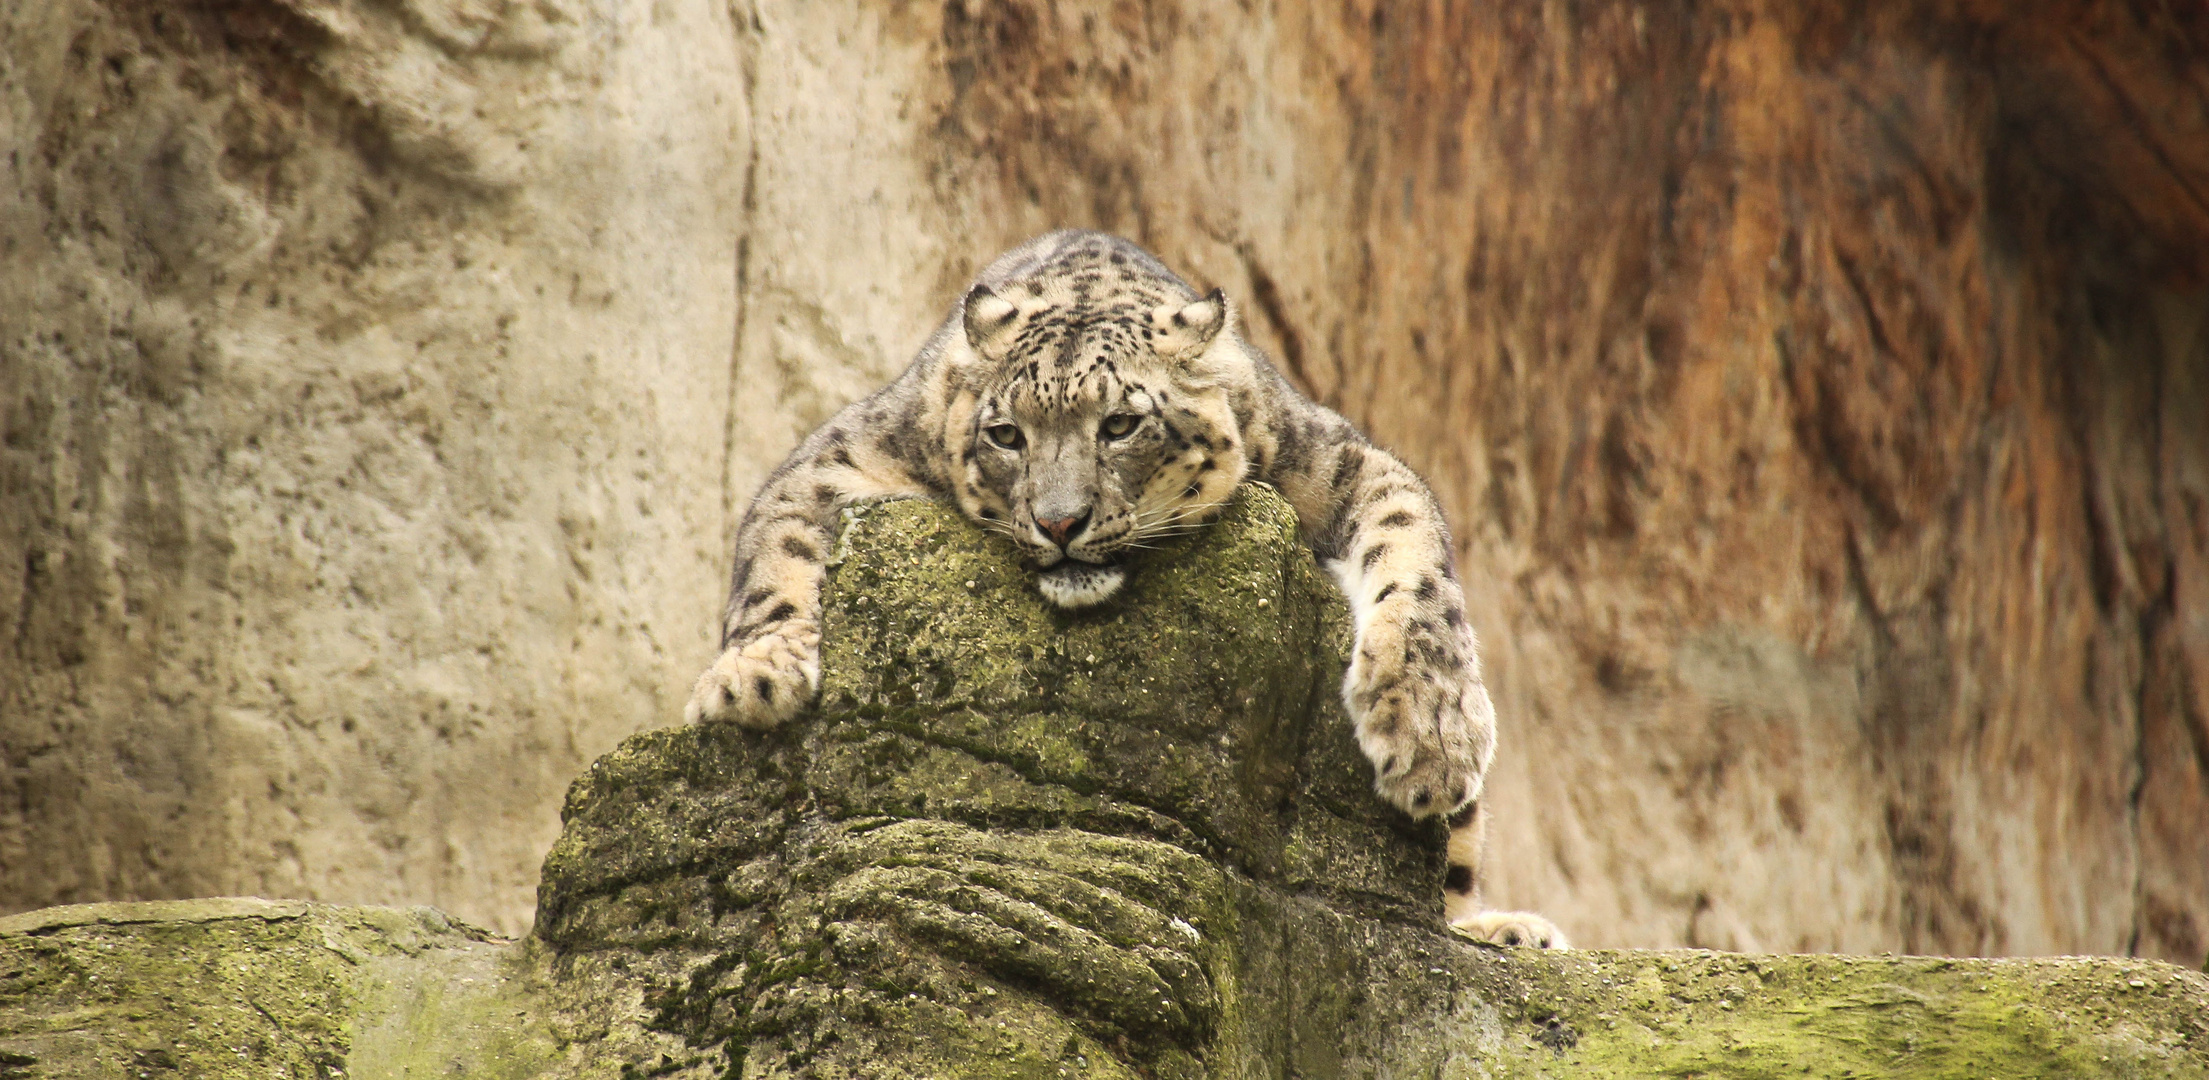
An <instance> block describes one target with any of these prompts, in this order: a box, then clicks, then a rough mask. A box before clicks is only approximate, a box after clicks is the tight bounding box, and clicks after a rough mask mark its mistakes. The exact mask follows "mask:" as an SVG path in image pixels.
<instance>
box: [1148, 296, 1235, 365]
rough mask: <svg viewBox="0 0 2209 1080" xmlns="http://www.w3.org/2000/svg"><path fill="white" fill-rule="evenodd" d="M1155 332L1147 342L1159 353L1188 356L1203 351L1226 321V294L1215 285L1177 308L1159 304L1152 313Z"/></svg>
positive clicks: (1162, 354)
mask: <svg viewBox="0 0 2209 1080" xmlns="http://www.w3.org/2000/svg"><path fill="white" fill-rule="evenodd" d="M1153 321H1154V322H1156V323H1157V331H1158V332H1157V333H1156V334H1155V335H1153V336H1152V338H1151V344H1152V346H1153V347H1154V348H1156V349H1157V350H1158V352H1159V355H1161V356H1190V355H1194V354H1196V353H1200V352H1203V351H1204V347H1205V346H1207V345H1210V344H1211V343H1212V339H1213V338H1214V337H1217V336H1218V335H1219V332H1220V328H1221V327H1223V326H1226V325H1227V294H1226V293H1225V292H1222V291H1220V290H1219V289H1213V290H1212V291H1211V292H1209V293H1206V294H1205V297H1204V299H1202V300H1199V301H1197V302H1196V303H1193V304H1188V305H1186V306H1184V307H1181V308H1179V309H1175V308H1160V309H1158V312H1157V313H1156V314H1155V315H1154V316H1153Z"/></svg>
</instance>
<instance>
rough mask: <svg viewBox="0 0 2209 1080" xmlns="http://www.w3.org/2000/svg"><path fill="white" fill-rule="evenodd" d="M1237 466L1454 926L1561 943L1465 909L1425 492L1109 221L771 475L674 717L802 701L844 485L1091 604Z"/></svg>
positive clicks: (1006, 265)
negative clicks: (926, 510)
mask: <svg viewBox="0 0 2209 1080" xmlns="http://www.w3.org/2000/svg"><path fill="white" fill-rule="evenodd" d="M1247 481H1258V482H1262V483H1265V484H1269V485H1271V486H1272V487H1274V488H1275V489H1277V490H1278V491H1279V492H1280V493H1281V494H1282V495H1283V496H1284V497H1285V498H1286V499H1287V500H1288V502H1289V503H1290V504H1291V505H1292V506H1294V507H1295V509H1296V513H1297V517H1298V521H1299V531H1300V533H1301V535H1302V537H1303V538H1304V540H1305V542H1306V543H1307V544H1308V545H1309V546H1310V548H1311V550H1312V553H1313V554H1314V555H1315V556H1316V557H1317V558H1318V559H1319V561H1320V562H1321V564H1322V565H1324V566H1325V567H1326V568H1327V569H1328V570H1329V571H1331V572H1332V574H1333V576H1334V578H1335V580H1336V581H1337V582H1338V583H1339V585H1340V586H1341V589H1342V593H1343V595H1344V597H1345V598H1347V600H1348V606H1349V609H1350V613H1351V619H1352V624H1353V631H1354V638H1353V640H1352V647H1351V658H1350V663H1349V667H1348V672H1347V674H1346V676H1345V678H1344V681H1343V686H1342V694H1343V700H1344V703H1345V704H1346V705H1347V707H1348V711H1349V714H1350V716H1351V718H1352V721H1353V727H1354V731H1355V735H1356V739H1357V743H1358V746H1359V748H1360V749H1361V750H1362V751H1363V752H1364V754H1365V757H1366V758H1367V759H1368V760H1369V761H1370V762H1371V763H1372V765H1373V770H1374V789H1375V790H1376V791H1377V792H1378V794H1379V795H1380V796H1381V798H1383V799H1385V800H1386V801H1388V802H1390V803H1392V804H1394V805H1395V806H1397V807H1399V808H1401V809H1402V810H1403V811H1404V812H1405V813H1407V814H1410V815H1413V816H1414V817H1427V816H1443V817H1445V818H1446V819H1447V821H1448V822H1449V825H1450V840H1449V860H1448V862H1449V866H1448V873H1447V876H1446V878H1445V880H1444V888H1443V907H1444V913H1445V916H1446V917H1447V919H1448V922H1449V924H1450V925H1451V926H1452V927H1453V928H1455V929H1456V930H1458V931H1459V932H1460V933H1462V934H1465V935H1466V936H1469V937H1472V938H1474V939H1476V940H1479V941H1483V942H1487V943H1492V944H1498V945H1530V946H1537V947H1546V948H1564V947H1566V942H1565V937H1564V935H1563V934H1562V933H1561V932H1559V931H1558V929H1557V927H1556V926H1555V925H1554V924H1552V923H1551V922H1550V921H1549V920H1548V919H1545V918H1543V917H1542V916H1540V915H1536V914H1532V913H1528V912H1510V911H1486V910H1482V909H1481V908H1480V906H1479V902H1478V898H1477V886H1478V881H1479V869H1480V848H1481V836H1482V832H1483V825H1484V822H1483V817H1484V815H1483V813H1482V809H1481V805H1480V796H1481V789H1482V783H1483V780H1484V778H1485V777H1486V774H1487V771H1488V767H1489V763H1490V761H1491V760H1492V758H1493V756H1494V754H1495V743H1496V724H1495V712H1494V709H1493V707H1492V706H1491V704H1490V702H1489V697H1488V692H1487V689H1486V688H1485V686H1484V685H1483V683H1482V681H1481V675H1480V664H1479V659H1478V656H1477V653H1476V642H1475V638H1474V634H1473V628H1472V625H1471V623H1470V622H1469V621H1468V619H1467V618H1466V613H1465V598H1464V590H1463V588H1462V587H1461V586H1460V584H1459V582H1458V578H1457V574H1456V571H1455V569H1454V567H1453V556H1452V547H1451V541H1450V534H1449V530H1448V529H1447V527H1446V526H1445V523H1444V521H1443V516H1442V511H1441V507H1440V505H1439V504H1438V503H1437V502H1436V499H1435V496H1434V493H1433V492H1432V491H1431V490H1430V489H1429V488H1428V487H1427V485H1426V483H1425V482H1424V481H1423V480H1421V479H1420V478H1419V476H1418V475H1417V474H1415V473H1414V472H1413V471H1412V470H1411V469H1410V468H1409V467H1407V466H1406V465H1405V464H1404V463H1403V462H1402V461H1399V460H1398V459H1397V458H1396V457H1395V456H1393V455H1391V454H1389V453H1388V452H1387V451H1385V450H1382V449H1380V448H1379V447H1377V446H1375V445H1374V444H1373V443H1372V442H1370V441H1369V440H1367V439H1366V438H1365V436H1363V435H1362V434H1360V433H1359V432H1358V430H1357V428H1355V427H1354V426H1352V425H1351V423H1350V422H1349V421H1348V420H1346V419H1344V418H1343V417H1342V416H1340V415H1339V414H1337V413H1335V412H1334V411H1332V410H1330V409H1328V408H1326V407H1324V406H1322V405H1319V404H1317V403H1316V402H1313V401H1311V400H1310V399H1308V398H1306V397H1305V396H1304V395H1303V394H1302V393H1300V392H1299V391H1298V390H1297V389H1296V388H1295V386H1294V385H1293V384H1291V383H1290V382H1289V380H1288V379H1287V378H1286V377H1285V376H1283V375H1282V374H1281V373H1280V371H1279V370H1278V369H1277V368H1275V367H1274V365H1273V364H1272V363H1271V362H1270V361H1269V360H1268V359H1267V358H1266V357H1265V356H1264V355H1263V354H1262V353H1261V352H1260V351H1259V350H1258V349H1257V348H1256V347H1255V346H1253V345H1252V344H1251V343H1250V342H1249V341H1248V340H1247V339H1246V338H1245V337H1244V335H1243V333H1242V330H1241V321H1240V318H1239V314H1238V309H1237V307H1236V305H1235V304H1234V303H1233V302H1232V301H1230V300H1229V299H1228V298H1227V296H1226V295H1225V294H1224V293H1223V292H1222V291H1221V290H1219V289H1214V290H1212V291H1211V292H1210V293H1206V294H1199V293H1198V292H1197V291H1196V290H1195V289H1194V288H1192V287H1191V286H1190V285H1189V284H1188V283H1186V282H1185V281H1183V280H1182V279H1181V278H1180V277H1178V276H1176V275H1175V274H1174V273H1173V272H1172V271H1171V270H1168V269H1167V268H1166V266H1165V265H1164V264H1163V263H1161V262H1160V261H1159V260H1158V259H1157V258H1155V257H1154V256H1152V255H1151V254H1150V253H1148V252H1146V251H1144V250H1143V249H1142V248H1140V247H1137V246H1136V245H1135V244H1133V243H1130V242H1128V241H1126V240H1122V239H1119V238H1117V237H1113V236H1109V235H1106V234H1103V233H1097V232H1088V231H1081V230H1064V231H1059V232H1054V233H1050V234H1048V235H1045V236H1041V237H1038V238H1036V239H1034V240H1031V241H1029V242H1028V243H1026V244H1023V245H1021V246H1020V247H1018V248H1015V249H1014V250H1012V251H1010V252H1008V253H1006V254H1005V255H1003V256H1001V257H1000V258H998V259H997V260H996V261H995V262H993V263H991V264H990V265H989V266H988V268H987V269H985V270H983V271H982V273H981V275H980V277H979V278H978V279H977V280H976V281H975V282H974V283H973V285H972V286H971V287H970V288H969V289H968V290H967V291H966V293H965V294H964V295H963V296H961V297H960V299H959V301H958V303H957V304H956V305H954V306H953V308H952V310H951V312H950V315H949V316H948V317H947V318H946V319H945V320H944V322H943V323H942V324H941V326H940V327H939V328H938V329H937V330H936V331H935V333H934V334H933V335H931V336H930V337H929V338H928V340H927V342H926V344H924V345H923V346H922V348H921V350H920V353H919V355H918V356H917V357H915V358H914V360H913V361H912V363H911V364H910V365H909V366H908V367H907V368H906V369H905V371H904V372H903V373H902V374H900V375H899V376H898V377H897V378H896V379H895V380H894V381H893V382H891V383H890V384H889V385H888V386H886V387H884V388H883V389H881V390H879V391H877V392H875V393H874V394H872V395H871V396H869V397H866V398H864V399H862V400H860V401H858V402H855V403H853V404H851V405H849V406H847V407H845V408H844V409H843V410H842V411H841V412H838V413H837V414H836V415H835V416H834V417H832V418H831V419H830V420H829V421H828V422H827V423H826V424H823V425H822V426H821V427H820V428H819V430H816V431H814V432H813V433H812V434H811V435H810V436H808V437H807V438H806V439H805V440H804V441H803V442H802V443H801V444H800V445H799V446H798V448H797V450H796V451H795V452H793V453H792V454H791V455H790V457H789V459H788V460H786V461H784V462H783V463H782V465H781V466H780V467H778V468H777V469H776V470H775V471H774V472H773V473H772V474H771V475H770V476H769V477H768V479H767V482H766V484H765V485H764V487H763V488H762V489H761V491H760V492H759V494H758V496H757V497H756V498H755V499H754V501H753V502H752V504H751V507H750V509H749V510H748V512H747V513H746V514H745V516H744V519H743V522H742V524H741V525H740V526H739V527H738V530H737V537H736V555H735V567H734V572H733V574H732V582H731V587H730V590H729V600H728V606H727V607H726V609H725V610H724V612H723V616H722V639H721V640H722V650H723V651H722V653H721V655H720V657H719V659H717V660H715V661H714V663H713V665H712V666H711V667H710V668H708V669H707V671H706V672H705V673H704V674H703V675H701V676H700V677H699V679H698V682H697V685H696V687H695V689H694V690H693V691H692V693H691V696H690V700H689V703H688V705H687V706H686V708H685V718H686V719H687V720H688V721H689V722H691V723H711V722H734V723H737V724H742V725H746V726H750V727H758V728H764V727H771V726H774V725H777V724H780V723H782V722H784V721H786V720H788V719H790V718H792V717H793V716H795V715H796V714H797V713H798V712H799V711H801V710H802V709H804V708H805V707H806V706H807V705H808V704H809V703H810V702H811V701H812V700H813V698H814V696H815V695H816V693H817V692H818V690H819V687H820V679H821V672H820V646H821V585H822V581H823V579H824V577H825V575H826V572H827V571H826V559H827V557H828V555H829V552H830V546H831V544H832V542H833V540H834V530H835V528H836V525H837V520H838V514H839V512H840V511H841V510H842V509H843V508H844V507H846V506H848V505H850V504H853V503H856V502H861V501H868V500H875V499H883V498H899V497H928V498H937V499H945V500H949V501H951V502H953V503H955V504H956V505H957V506H958V508H959V510H960V511H961V512H963V513H964V514H965V515H966V516H967V517H968V518H970V519H972V520H973V521H975V522H977V523H979V524H980V525H981V526H982V527H984V528H986V529H989V530H991V531H994V532H997V533H999V534H1001V535H1003V536H1005V537H1007V538H1009V539H1010V540H1011V541H1012V543H1013V544H1014V545H1015V547H1016V548H1017V550H1018V551H1019V552H1020V554H1021V556H1022V557H1023V559H1024V560H1025V561H1026V563H1027V564H1028V565H1029V566H1030V567H1031V568H1033V569H1034V571H1035V574H1036V577H1035V581H1036V585H1037V588H1038V589H1039V590H1040V591H1041V593H1042V595H1043V596H1044V598H1046V599H1047V600H1048V601H1049V602H1051V603H1053V604H1056V605H1059V606H1060V607H1062V608H1067V609H1082V608H1090V607H1094V606H1096V605H1099V604H1103V603H1105V602H1106V601H1108V600H1110V599H1111V598H1112V597H1113V596H1114V595H1115V594H1116V593H1117V592H1118V591H1119V589H1120V587H1121V585H1122V583H1123V582H1124V581H1125V580H1126V577H1127V569H1126V567H1125V566H1124V565H1123V564H1122V561H1121V560H1122V558H1123V557H1124V556H1126V555H1128V554H1129V553H1131V552H1132V551H1134V550H1136V549H1138V548H1141V547H1144V546H1146V541H1150V540H1155V539H1156V538H1158V537H1160V536H1162V535H1168V534H1172V533H1174V532H1177V531H1186V530H1188V529H1191V528H1195V527H1200V526H1201V525H1202V524H1204V523H1207V522H1209V521H1210V520H1212V519H1213V518H1215V517H1217V516H1218V515H1219V514H1220V513H1221V512H1222V510H1223V509H1224V508H1225V506H1226V504H1227V502H1228V500H1229V499H1230V497H1231V496H1232V495H1233V494H1234V492H1235V490H1236V488H1237V487H1238V486H1239V485H1241V484H1243V483H1245V482H1247Z"/></svg>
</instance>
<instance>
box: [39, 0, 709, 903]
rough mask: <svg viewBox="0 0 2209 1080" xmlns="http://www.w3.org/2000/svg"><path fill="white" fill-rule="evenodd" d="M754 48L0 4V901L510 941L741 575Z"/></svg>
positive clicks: (502, 15)
mask: <svg viewBox="0 0 2209 1080" xmlns="http://www.w3.org/2000/svg"><path fill="white" fill-rule="evenodd" d="M655 10H656V11H658V12H659V13H662V14H667V15H669V16H671V21H666V22H661V21H655V15H654V11H655ZM676 15H680V18H673V16H676ZM734 40H735V39H734V35H733V31H732V30H731V29H730V28H729V26H728V25H727V22H726V14H725V12H724V11H723V9H722V8H720V7H719V6H716V5H708V4H693V5H690V6H688V7H677V6H675V5H665V4H663V5H657V6H656V7H655V6H639V5H626V4H620V5H607V6H606V7H605V8H604V9H603V10H599V9H594V8H590V7H587V6H585V5H580V4H575V5H567V4H559V3H552V2H547V3H537V4H518V5H501V4H489V3H474V2H458V0H456V2H453V3H431V4H407V5H398V4H393V5H365V4H337V3H331V4H324V3H317V2H302V3H299V4H296V5H285V4H272V3H270V4H264V3H243V4H198V3H186V4H168V3H129V2H125V3H114V4H105V3H92V2H85V0H61V2H55V3H47V2H43V0H41V2H36V3H6V4H0V41H5V42H7V47H6V49H5V50H0V51H4V53H5V55H4V56H0V132H5V133H6V134H5V138H4V139H0V142H4V143H5V153H4V154H0V170H4V171H0V206H4V210H0V250H4V251H5V252H6V256H5V259H4V265H5V267H6V269H5V270H0V312H4V313H5V314H4V315H0V395H4V396H0V429H4V432H5V434H4V438H0V565H5V566H6V567H7V570H6V571H5V572H0V638H4V644H0V648H4V649H5V650H6V653H5V656H4V657H0V905H4V906H5V907H6V908H7V909H11V910H20V909H22V908H25V907H35V906H38V905H42V904H52V903H59V902H64V901H74V900H96V899H119V898H159V897H178V896H196V895H210V894H223V893H260V894H266V895H288V896H299V897H306V898H321V899H340V900H346V901H351V902H383V903H413V902H427V903H436V904H439V905H442V906H444V907H446V908H448V909H450V910H452V911H455V912H458V913H460V914H461V915H463V916H464V917H466V918H469V919H472V920H475V921H478V922H482V923H485V924H488V925H490V926H493V927H495V928H498V929H502V930H505V931H507V932H509V933H518V932H520V931H521V930H522V929H524V928H526V927H527V926H528V925H529V917H528V916H529V903H530V897H531V895H532V894H533V892H534V890H535V887H536V868H537V864H538V862H539V861H540V860H541V859H542V857H543V853H544V850H545V848H546V847H547V846H548V845H549V844H551V842H552V839H553V837H554V836H555V835H557V830H558V822H557V820H556V816H555V812H556V810H557V807H558V805H559V798H560V792H561V790H562V789H563V788H564V787H565V786H566V784H567V782H568V781H569V780H570V779H571V778H573V776H574V775H575V773H576V772H578V771H579V770H581V769H582V767H583V766H584V765H586V764H587V763H589V761H590V760H591V758H593V757H595V756H597V755H598V754H599V753H602V752H603V751H605V750H606V749H607V748H609V747H611V746H612V745H613V744H614V743H615V742H616V741H617V740H619V739H620V738H621V737H622V736H624V735H627V734H629V733H631V732H633V731H635V730H637V729H639V728H642V727H645V726H649V725H650V724H653V723H656V722H659V721H660V720H662V719H663V718H665V717H666V716H668V715H669V714H670V710H671V709H679V708H680V705H681V697H680V692H681V687H682V685H683V684H684V683H685V682H686V681H687V680H688V679H689V678H691V677H692V675H694V674H695V672H693V671H691V669H692V668H693V667H695V666H697V664H698V660H697V657H698V656H699V655H700V654H702V653H703V651H704V649H705V630H706V624H707V622H708V621H709V620H708V619H707V618H706V616H705V614H704V613H705V611H706V609H707V608H709V607H711V606H712V605H711V601H710V597H711V596H713V594H714V593H715V592H716V591H717V590H718V589H720V588H721V586H720V584H719V583H720V582H721V580H722V579H723V575H724V574H725V573H726V568H725V567H724V566H723V565H722V563H723V562H724V561H725V558H726V556H725V555H724V554H723V552H722V550H721V549H722V547H723V543H722V534H723V528H724V518H725V516H726V510H727V504H726V498H725V497H724V495H723V494H722V485H723V476H722V471H723V454H722V450H721V447H722V445H723V444H724V441H725V439H726V429H727V425H728V422H729V419H728V390H729V384H728V361H729V346H728V342H729V337H728V335H729V327H730V326H731V325H732V324H733V322H734V319H735V316H734V314H733V310H734V304H735V292H734V271H733V261H732V256H731V251H732V246H733V243H734V240H733V233H734V228H735V225H734V213H735V209H736V206H737V203H738V199H739V192H738V186H739V185H738V181H737V180H732V179H730V178H731V177H732V176H738V177H740V174H741V167H740V164H739V163H740V162H741V160H742V157H741V146H740V144H738V143H735V142H734V141H733V140H734V139H735V137H737V136H740V135H741V133H742V124H743V114H742V113H741V112H740V111H736V110H733V109H731V108H729V107H728V105H729V103H730V102H733V101H739V100H741V98H742V87H741V84H740V82H739V79H738V75H737V73H736V71H735V70H734V68H735V64H734V55H735V48H734ZM717 98H718V99H719V100H718V102H717Z"/></svg>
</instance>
